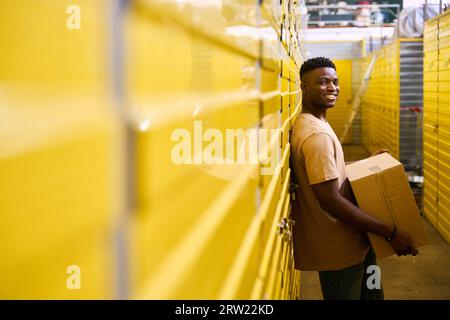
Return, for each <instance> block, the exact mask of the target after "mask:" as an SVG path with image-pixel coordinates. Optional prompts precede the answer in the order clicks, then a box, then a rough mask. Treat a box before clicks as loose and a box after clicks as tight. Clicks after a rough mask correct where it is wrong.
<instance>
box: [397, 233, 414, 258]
mask: <svg viewBox="0 0 450 320" xmlns="http://www.w3.org/2000/svg"><path fill="white" fill-rule="evenodd" d="M391 245H392V248H393V249H394V251H395V253H396V254H397V256H399V257H400V256H407V255H408V254H412V255H413V256H415V255H417V254H418V253H419V251H418V250H417V249H416V246H415V244H414V242H413V241H412V239H411V237H410V236H409V234H407V233H406V232H403V231H400V230H397V233H396V234H395V236H394V237H393V238H392V240H391Z"/></svg>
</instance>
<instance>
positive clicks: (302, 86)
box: [300, 81, 306, 91]
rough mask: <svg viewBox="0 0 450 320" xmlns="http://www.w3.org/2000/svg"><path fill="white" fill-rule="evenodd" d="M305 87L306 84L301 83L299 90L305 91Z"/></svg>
mask: <svg viewBox="0 0 450 320" xmlns="http://www.w3.org/2000/svg"><path fill="white" fill-rule="evenodd" d="M305 87H306V83H305V82H303V81H302V82H301V83H300V89H302V91H303V90H305Z"/></svg>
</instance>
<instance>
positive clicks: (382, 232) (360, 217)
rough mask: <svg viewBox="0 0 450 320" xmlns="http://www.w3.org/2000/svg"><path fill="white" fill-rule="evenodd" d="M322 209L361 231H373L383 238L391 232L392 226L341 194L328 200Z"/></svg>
mask: <svg viewBox="0 0 450 320" xmlns="http://www.w3.org/2000/svg"><path fill="white" fill-rule="evenodd" d="M323 209H324V210H326V211H327V212H329V213H330V214H331V215H332V216H334V217H335V218H336V219H338V220H340V221H342V222H344V223H347V224H349V225H352V226H354V227H355V228H357V229H360V230H361V231H365V232H370V233H374V234H377V235H379V236H381V237H384V238H385V237H387V236H389V235H391V233H392V232H393V227H391V226H389V225H387V224H386V223H384V222H382V221H380V220H378V219H376V218H374V217H372V216H370V215H368V214H367V213H365V212H364V211H362V210H361V209H359V208H358V207H357V206H355V205H353V204H352V203H351V202H350V201H348V200H347V199H345V198H344V197H342V196H338V197H336V198H335V199H333V201H329V203H327V204H326V205H325V207H324V208H323Z"/></svg>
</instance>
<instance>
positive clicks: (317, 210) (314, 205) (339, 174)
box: [291, 113, 369, 271]
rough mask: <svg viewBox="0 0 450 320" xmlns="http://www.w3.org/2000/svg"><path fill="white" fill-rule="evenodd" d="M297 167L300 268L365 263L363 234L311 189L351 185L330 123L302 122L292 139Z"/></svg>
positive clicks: (307, 118)
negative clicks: (326, 207)
mask: <svg viewBox="0 0 450 320" xmlns="http://www.w3.org/2000/svg"><path fill="white" fill-rule="evenodd" d="M291 154H292V165H293V167H294V168H293V169H294V172H295V176H296V178H297V182H298V184H299V188H298V189H297V190H296V199H295V201H294V203H293V218H294V220H295V225H294V256H295V267H296V269H300V270H309V271H313V270H318V271H328V270H340V269H344V268H347V267H350V266H353V265H355V264H358V263H360V262H362V261H363V260H364V257H365V255H366V253H367V251H368V248H369V247H368V245H369V244H368V241H367V237H366V235H365V234H364V233H362V232H360V231H358V230H357V229H355V228H353V227H352V226H350V225H348V224H345V223H343V222H340V221H339V220H337V219H335V218H334V217H333V216H332V215H331V214H329V213H328V212H326V211H324V210H322V208H321V207H320V204H319V202H318V200H317V198H316V196H315V194H314V191H313V189H312V187H311V185H314V184H317V183H321V182H325V181H328V180H333V179H338V183H339V188H340V187H341V186H342V184H343V183H344V181H345V180H346V173H345V161H344V153H343V151H342V146H341V144H340V143H339V140H338V138H337V137H336V134H335V133H334V131H333V129H332V128H331V127H330V125H329V124H328V122H327V121H323V120H320V119H318V118H316V117H315V116H313V115H312V114H307V113H302V114H300V115H299V116H298V117H297V120H296V121H295V124H294V127H293V129H292V136H291Z"/></svg>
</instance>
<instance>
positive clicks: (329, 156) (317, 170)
mask: <svg viewBox="0 0 450 320" xmlns="http://www.w3.org/2000/svg"><path fill="white" fill-rule="evenodd" d="M301 148H302V150H301V151H302V153H303V158H304V160H305V169H306V174H307V176H308V181H309V184H310V185H313V184H318V183H321V182H325V181H329V180H333V179H337V178H339V177H340V174H339V170H338V169H337V165H336V159H335V154H334V153H335V149H334V145H333V141H332V140H331V137H330V136H329V135H327V134H325V133H316V134H313V135H311V136H310V137H308V138H307V139H306V140H305V142H304V143H303V146H302V147H301Z"/></svg>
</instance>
